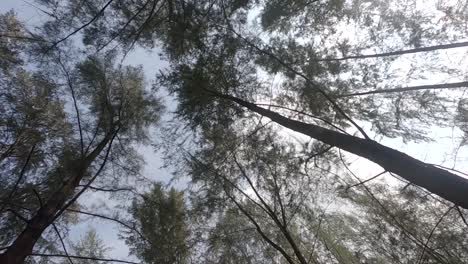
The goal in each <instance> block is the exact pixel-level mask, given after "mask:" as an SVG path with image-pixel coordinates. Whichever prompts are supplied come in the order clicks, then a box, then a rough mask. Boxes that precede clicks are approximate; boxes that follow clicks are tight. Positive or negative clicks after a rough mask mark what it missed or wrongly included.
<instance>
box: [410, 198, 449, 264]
mask: <svg viewBox="0 0 468 264" xmlns="http://www.w3.org/2000/svg"><path fill="white" fill-rule="evenodd" d="M455 207H457V206H456V205H454V206H452V207H450V208H449V209H448V210H447V211H446V212H445V213H444V214H443V215H442V216H441V217H440V219H439V221H437V223H436V224H435V226H434V228H432V230H431V233H430V234H429V236H428V237H427V240H426V243H425V244H424V247H423V250H422V252H421V256H420V257H419V260H418V262H417V263H418V264H419V263H421V261H422V260H423V257H424V253H425V252H426V248H427V245H428V244H429V241H430V240H431V237H432V235H433V234H434V231H435V230H436V228H437V227H438V226H439V224H440V223H441V222H442V220H443V219H444V218H445V217H446V216H447V215H448V214H449V213H450V211H452V209H453V208H455Z"/></svg>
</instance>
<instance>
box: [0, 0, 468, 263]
mask: <svg viewBox="0 0 468 264" xmlns="http://www.w3.org/2000/svg"><path fill="white" fill-rule="evenodd" d="M11 9H14V10H15V11H16V12H17V14H18V16H19V18H20V19H21V20H22V21H23V22H24V23H25V24H26V25H29V26H32V25H35V24H37V23H38V22H39V21H40V18H41V17H42V16H43V14H42V13H41V12H40V11H37V10H36V9H35V8H34V7H33V6H32V5H31V4H28V3H27V2H25V1H19V0H2V1H1V4H0V12H2V13H3V12H6V11H9V10H11ZM448 55H451V56H456V54H455V55H454V54H448ZM125 63H126V64H132V65H140V64H141V65H142V66H143V68H144V71H145V74H146V77H147V80H148V82H149V81H151V79H152V78H153V77H154V76H155V73H156V72H157V71H158V70H159V69H162V68H164V67H165V66H167V64H166V63H165V62H163V61H161V60H160V59H159V58H158V55H157V52H153V53H150V52H148V51H144V50H142V49H137V50H136V51H134V52H132V53H131V54H129V56H128V57H127V60H126V61H125ZM428 81H429V82H432V81H433V80H428ZM459 81H461V80H459ZM434 83H435V82H434ZM167 103H169V109H173V108H174V103H173V102H170V101H167ZM367 131H369V130H368V129H367ZM287 133H290V134H291V135H294V136H295V137H299V138H301V136H300V135H297V134H296V133H293V132H290V131H289V132H287ZM457 133H460V131H457V130H452V129H450V128H447V129H440V128H435V129H433V130H432V135H430V136H433V138H435V139H436V140H437V142H431V143H423V144H416V143H412V142H411V143H405V142H402V141H401V140H399V139H385V140H383V141H382V143H383V144H384V145H386V146H389V147H392V148H395V149H398V150H400V151H403V152H405V153H407V154H409V155H411V156H413V157H416V158H419V159H421V160H423V161H426V162H429V163H437V164H444V165H445V166H447V167H453V166H454V153H453V149H454V148H455V147H456V145H457V143H458V142H454V141H453V138H454V137H453V135H454V134H457ZM139 151H140V153H141V154H142V155H143V156H144V158H145V160H146V165H145V167H144V170H143V175H145V176H146V177H148V178H150V179H152V180H157V181H163V182H167V181H168V180H169V179H170V176H171V175H170V172H168V171H166V170H164V169H161V166H162V161H161V157H160V155H159V154H158V153H155V152H154V151H153V149H152V147H151V146H140V147H139ZM467 160H468V152H467V151H466V150H465V149H461V151H460V152H459V153H458V156H457V159H456V162H457V164H456V165H457V166H456V167H457V168H458V169H460V170H462V171H468V166H467V162H466V161H467ZM352 168H354V169H356V171H358V172H359V176H361V177H362V178H363V179H365V178H367V177H370V176H373V175H374V174H376V172H380V171H381V169H380V168H379V167H378V166H376V165H374V164H372V163H370V162H368V161H365V160H363V159H359V160H358V161H356V162H355V163H354V164H353V166H352ZM183 186H184V182H183V181H182V182H179V183H176V187H179V188H183ZM86 200H87V201H92V203H95V204H104V203H107V204H108V203H109V201H108V199H106V198H105V197H104V196H102V195H100V194H97V193H90V194H88V195H86ZM86 204H89V203H88V202H87V203H86ZM90 226H92V227H94V228H95V229H96V230H97V232H98V235H99V236H100V238H101V239H103V240H104V241H105V243H106V244H107V245H108V246H109V247H110V248H111V251H110V252H109V255H108V256H109V257H112V258H120V259H132V258H131V257H128V248H127V247H126V246H125V244H124V243H123V241H120V240H118V237H117V234H118V226H116V225H115V224H112V223H110V222H108V221H102V220H91V221H84V222H83V223H81V224H79V225H77V226H75V227H72V229H71V233H70V237H69V239H71V240H76V239H78V238H79V237H80V236H81V235H82V234H83V233H84V231H85V230H86V229H88V228H89V227H90Z"/></svg>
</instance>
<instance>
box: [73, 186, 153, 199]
mask: <svg viewBox="0 0 468 264" xmlns="http://www.w3.org/2000/svg"><path fill="white" fill-rule="evenodd" d="M85 186H86V185H79V187H85ZM88 189H90V190H93V191H99V192H131V193H133V194H134V195H137V196H140V197H141V198H143V199H144V200H146V199H147V198H148V197H146V196H145V195H144V194H141V193H138V192H136V191H135V190H134V189H132V188H114V189H111V188H101V187H95V186H88Z"/></svg>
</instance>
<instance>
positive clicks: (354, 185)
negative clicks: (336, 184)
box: [345, 171, 387, 192]
mask: <svg viewBox="0 0 468 264" xmlns="http://www.w3.org/2000/svg"><path fill="white" fill-rule="evenodd" d="M386 172H387V171H382V172H381V173H379V174H377V175H375V176H372V177H370V178H369V179H367V180H364V181H361V182H359V183H356V184H353V185H351V186H349V187H348V188H346V190H345V191H346V192H347V191H348V190H349V189H351V188H353V187H356V186H359V185H362V184H364V183H366V182H370V181H372V180H373V179H375V178H377V177H379V176H380V175H382V174H384V173H386Z"/></svg>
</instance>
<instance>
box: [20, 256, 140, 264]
mask: <svg viewBox="0 0 468 264" xmlns="http://www.w3.org/2000/svg"><path fill="white" fill-rule="evenodd" d="M29 256H36V257H49V258H68V257H70V258H76V259H85V260H95V261H105V262H118V263H128V264H141V263H138V262H133V261H128V260H120V259H106V258H96V257H83V256H75V255H63V254H44V253H31V254H29Z"/></svg>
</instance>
